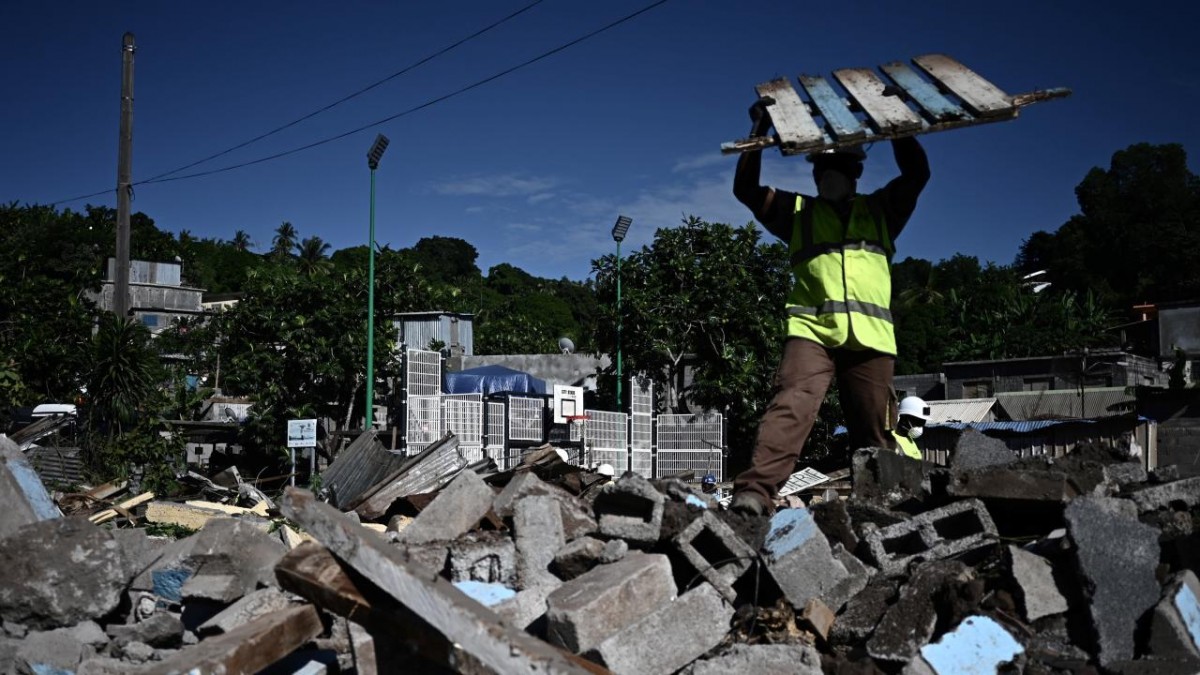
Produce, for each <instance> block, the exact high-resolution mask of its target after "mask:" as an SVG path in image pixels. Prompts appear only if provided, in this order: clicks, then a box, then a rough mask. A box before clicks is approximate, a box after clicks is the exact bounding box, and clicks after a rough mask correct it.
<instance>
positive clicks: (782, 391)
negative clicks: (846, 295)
mask: <svg viewBox="0 0 1200 675" xmlns="http://www.w3.org/2000/svg"><path fill="white" fill-rule="evenodd" d="M894 367H895V357H893V356H889V355H887V354H883V353H881V352H876V351H871V350H849V349H828V348H826V347H824V346H822V345H820V344H818V343H816V342H813V341H811V340H804V339H800V338H789V339H788V340H787V342H785V343H784V347H783V359H782V360H781V361H780V363H779V370H777V371H776V372H775V381H774V383H773V384H772V398H771V403H770V405H769V406H767V411H766V412H765V413H764V414H763V418H762V421H761V422H760V423H759V425H758V439H757V440H756V441H755V444H754V456H753V458H752V460H751V465H750V468H749V469H747V470H746V471H744V472H742V474H741V475H740V476H738V477H737V480H735V481H734V484H733V489H734V492H735V493H740V492H750V493H753V494H754V495H755V496H757V497H759V498H760V499H762V500H763V502H764V503H765V504H767V505H770V504H771V502H772V500H774V499H775V497H776V495H777V494H778V491H779V488H780V487H781V486H782V485H783V484H784V483H785V482H787V479H788V477H789V476H791V474H792V473H793V472H794V471H795V470H796V460H797V459H799V457H800V451H801V449H802V448H803V447H804V442H805V440H807V439H808V434H809V432H811V431H812V428H813V423H814V422H816V419H817V413H818V412H819V411H820V409H821V402H822V401H823V400H824V399H825V392H826V391H827V390H828V389H829V383H830V382H832V381H833V378H834V376H835V375H836V376H837V382H838V394H839V395H840V398H841V402H842V412H843V413H844V414H845V416H846V427H847V429H848V430H849V432H850V448H851V449H852V450H854V449H857V448H864V447H874V448H891V447H892V442H891V434H890V433H889V431H888V430H889V429H890V427H891V422H890V420H889V417H890V411H891V410H892V407H893V406H892V403H893V401H894V394H893V391H892V373H893V369H894Z"/></svg>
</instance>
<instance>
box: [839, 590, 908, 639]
mask: <svg viewBox="0 0 1200 675" xmlns="http://www.w3.org/2000/svg"><path fill="white" fill-rule="evenodd" d="M899 589H900V582H899V581H898V580H896V579H889V578H886V577H875V578H874V579H872V580H871V582H870V583H869V584H867V587H866V588H864V589H863V590H862V592H860V593H859V594H858V595H856V596H854V597H853V598H852V599H851V600H850V601H849V602H847V603H846V608H845V610H843V611H842V613H841V614H839V615H838V617H837V620H836V621H834V623H833V628H832V629H831V630H830V631H829V641H830V643H832V644H835V645H852V644H857V643H859V642H862V641H863V640H866V639H867V638H868V637H870V636H871V633H873V632H875V626H876V625H878V624H879V620H880V619H882V618H883V615H884V613H886V612H887V608H888V606H889V605H890V604H891V601H892V598H894V597H896V592H897V591H898V590H899Z"/></svg>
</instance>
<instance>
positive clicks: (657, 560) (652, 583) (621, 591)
mask: <svg viewBox="0 0 1200 675" xmlns="http://www.w3.org/2000/svg"><path fill="white" fill-rule="evenodd" d="M674 599H675V579H674V577H672V575H671V563H670V561H669V560H668V559H667V556H665V555H660V554H648V553H640V552H636V553H630V554H629V555H627V556H625V557H624V558H622V559H621V561H620V562H615V563H613V564H611V565H600V566H598V567H595V568H593V569H592V570H591V571H589V572H588V573H586V574H584V575H582V576H579V577H576V578H575V579H572V580H571V581H568V582H566V583H565V584H563V585H562V586H560V587H559V588H558V590H556V591H554V592H553V593H551V594H550V596H549V597H548V598H547V600H546V601H547V610H546V621H547V638H548V639H549V641H550V642H552V643H553V644H556V645H559V646H560V647H564V648H566V649H568V650H570V651H573V652H576V653H581V652H584V651H587V650H589V649H591V648H593V647H595V646H596V645H598V644H600V643H601V642H603V641H604V640H606V639H608V638H609V637H610V636H612V635H614V634H616V633H618V632H620V631H621V630H622V629H623V628H625V627H626V626H629V625H631V624H633V623H636V622H637V621H639V620H641V619H642V618H643V617H646V616H648V615H650V614H651V613H653V612H654V611H656V610H657V609H659V608H660V607H661V606H662V605H663V604H664V603H667V602H670V601H671V600H674Z"/></svg>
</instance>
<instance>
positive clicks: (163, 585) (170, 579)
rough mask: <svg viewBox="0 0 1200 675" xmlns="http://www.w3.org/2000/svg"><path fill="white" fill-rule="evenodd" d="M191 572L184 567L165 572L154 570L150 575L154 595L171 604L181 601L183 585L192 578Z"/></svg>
mask: <svg viewBox="0 0 1200 675" xmlns="http://www.w3.org/2000/svg"><path fill="white" fill-rule="evenodd" d="M192 574H193V572H192V570H190V569H187V568H186V567H176V568H171V569H165V570H154V571H153V572H151V573H150V578H151V579H152V580H153V585H152V589H151V590H153V591H154V594H155V595H157V596H158V597H160V598H163V599H165V600H170V601H171V602H182V601H183V584H184V583H186V582H187V580H188V579H190V578H191V577H192Z"/></svg>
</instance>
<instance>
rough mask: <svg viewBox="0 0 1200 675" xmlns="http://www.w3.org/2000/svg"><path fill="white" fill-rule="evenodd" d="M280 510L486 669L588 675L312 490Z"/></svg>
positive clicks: (297, 493) (288, 493)
mask: <svg viewBox="0 0 1200 675" xmlns="http://www.w3.org/2000/svg"><path fill="white" fill-rule="evenodd" d="M281 508H282V510H283V512H284V515H286V516H287V517H289V518H291V519H292V520H294V521H296V522H297V523H299V524H300V525H301V526H303V527H304V529H305V530H307V531H308V532H310V533H311V534H312V535H313V536H314V537H316V538H317V540H319V541H320V542H321V543H322V544H324V545H325V546H326V547H328V548H329V550H330V551H331V552H333V553H334V554H335V555H337V556H338V557H339V558H340V559H341V561H343V562H344V563H345V564H346V565H349V566H351V567H353V568H354V570H355V571H356V572H358V573H359V574H361V575H362V576H364V577H366V578H367V579H368V580H370V581H371V582H372V583H373V584H374V585H376V586H377V587H378V588H379V589H380V590H381V591H383V592H385V593H387V594H388V595H390V596H391V597H393V598H394V599H395V600H397V601H398V602H399V603H400V605H402V606H404V607H406V608H407V609H408V610H409V611H410V612H411V613H412V614H414V615H416V616H419V617H422V620H424V621H426V622H428V624H429V625H430V626H432V628H433V629H434V630H436V631H437V632H438V633H440V634H442V635H444V636H445V637H446V638H447V639H448V640H449V641H450V642H452V643H454V644H455V645H457V648H458V649H461V650H462V651H463V652H465V653H466V654H468V655H469V656H471V657H472V658H474V659H477V660H478V661H479V662H480V663H482V664H484V665H485V666H487V667H489V668H492V669H495V670H497V671H500V672H510V671H516V670H522V671H529V670H534V669H537V670H544V671H557V672H561V673H580V672H583V667H582V666H580V665H578V664H577V662H576V661H574V660H572V659H571V658H568V656H567V655H565V654H564V653H563V652H560V651H558V650H555V649H553V648H552V647H550V646H549V645H547V644H545V643H544V642H542V641H540V640H538V639H537V638H534V637H533V636H531V635H528V634H526V633H524V632H523V631H520V630H517V629H515V628H513V627H511V626H508V625H505V624H503V623H502V622H501V621H500V620H499V617H497V616H496V615H495V614H493V613H492V612H491V611H489V610H488V609H486V608H484V607H482V606H481V605H479V603H477V602H475V601H474V600H471V599H470V598H468V597H467V596H466V595H465V594H463V593H462V591H459V590H458V589H457V588H454V586H453V584H451V582H449V581H447V580H445V579H441V578H439V577H434V578H432V579H428V578H423V577H421V576H418V575H415V574H413V572H412V571H410V570H409V568H408V567H407V565H406V564H405V562H404V561H403V559H402V556H401V555H400V554H399V552H398V551H397V550H396V548H395V547H393V546H391V545H389V544H388V543H387V542H386V541H385V540H384V539H382V538H381V537H380V536H379V535H376V534H374V533H372V532H368V531H367V530H364V529H363V528H361V527H358V526H355V525H353V524H352V523H349V522H347V521H346V520H345V519H344V518H342V517H341V515H340V514H339V512H338V511H337V510H336V509H334V508H333V507H332V506H329V505H328V504H323V503H321V502H319V501H318V500H317V499H316V498H315V497H314V496H313V495H312V493H310V492H308V491H307V490H300V489H297V488H291V487H289V488H287V489H286V490H285V492H284V496H283V500H282V504H281ZM489 508H490V504H489ZM297 550H298V549H297ZM622 562H623V561H622ZM618 564H619V563H618ZM594 572H595V570H593V571H592V572H589V573H588V574H592V573H594ZM585 576H586V575H585ZM669 578H670V572H669V571H668V579H669ZM576 581H578V579H577V580H576ZM672 591H674V587H673V585H672Z"/></svg>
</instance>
